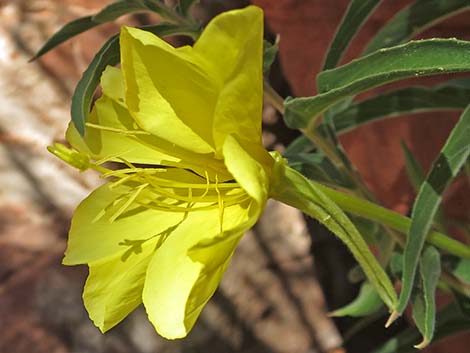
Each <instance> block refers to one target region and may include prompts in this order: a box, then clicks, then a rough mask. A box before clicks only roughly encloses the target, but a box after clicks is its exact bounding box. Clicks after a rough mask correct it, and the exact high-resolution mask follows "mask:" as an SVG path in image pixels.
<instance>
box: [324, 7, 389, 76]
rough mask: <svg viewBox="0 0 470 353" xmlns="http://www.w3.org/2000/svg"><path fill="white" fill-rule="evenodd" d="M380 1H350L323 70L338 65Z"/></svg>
mask: <svg viewBox="0 0 470 353" xmlns="http://www.w3.org/2000/svg"><path fill="white" fill-rule="evenodd" d="M379 3H380V0H352V1H350V2H349V6H348V9H347V10H346V13H345V14H344V17H343V19H342V20H341V23H340V25H339V27H338V30H337V31H336V34H335V37H334V39H333V41H332V42H331V45H330V48H329V49H328V53H327V55H326V59H325V63H324V64H323V70H328V69H332V68H334V67H335V66H336V65H338V63H339V61H340V60H341V57H342V56H343V54H344V52H345V50H346V48H347V47H348V45H349V43H350V42H351V40H352V39H353V38H354V36H355V35H356V33H357V32H358V31H359V29H360V28H361V26H362V24H363V23H364V22H365V21H366V20H367V18H368V17H369V15H370V14H371V13H372V12H373V11H374V9H375V8H376V7H377V5H378V4H379Z"/></svg>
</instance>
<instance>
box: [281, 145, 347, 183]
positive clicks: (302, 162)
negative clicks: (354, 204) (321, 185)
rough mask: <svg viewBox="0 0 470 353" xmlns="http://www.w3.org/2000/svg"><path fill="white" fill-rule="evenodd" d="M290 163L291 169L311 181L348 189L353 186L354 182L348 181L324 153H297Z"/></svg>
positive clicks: (290, 159) (289, 159)
mask: <svg viewBox="0 0 470 353" xmlns="http://www.w3.org/2000/svg"><path fill="white" fill-rule="evenodd" d="M288 161H289V166H290V167H292V168H294V169H295V170H297V171H299V172H300V173H302V174H303V175H304V176H306V177H307V178H309V179H314V180H318V181H322V182H325V183H327V184H332V185H337V186H343V187H346V188H348V187H352V186H353V184H352V182H351V181H350V180H348V179H346V177H345V176H343V174H341V173H340V172H339V171H338V169H337V168H336V167H335V166H334V165H333V163H332V162H331V161H330V160H329V159H328V158H327V157H326V156H325V155H324V154H322V153H297V154H296V155H295V156H292V157H289V158H288Z"/></svg>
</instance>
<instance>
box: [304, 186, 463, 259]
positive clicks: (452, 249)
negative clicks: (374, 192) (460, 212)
mask: <svg viewBox="0 0 470 353" xmlns="http://www.w3.org/2000/svg"><path fill="white" fill-rule="evenodd" d="M311 183H312V184H314V185H315V186H317V187H318V188H319V189H321V190H322V191H323V192H324V193H325V194H326V195H327V196H328V197H330V198H331V199H332V200H333V201H334V202H335V203H336V204H337V205H338V206H339V207H341V208H342V209H343V210H344V211H346V212H350V213H353V214H355V215H357V216H361V217H364V218H367V219H369V220H371V221H374V222H377V223H380V224H383V225H386V226H388V227H390V228H392V229H395V230H397V231H399V232H400V233H403V234H408V230H409V228H410V226H411V219H409V218H408V217H405V216H402V215H400V214H398V213H396V212H393V211H390V210H388V209H386V208H384V207H381V206H378V205H376V204H374V203H372V202H369V201H365V200H362V199H360V198H357V197H354V196H352V195H348V194H344V193H341V192H339V191H336V190H334V189H331V188H329V187H326V186H324V185H322V184H319V183H316V182H313V181H311ZM427 241H428V242H429V243H430V244H433V245H434V246H436V247H438V248H440V249H442V250H444V251H446V252H448V253H449V254H453V255H456V256H460V257H465V258H470V247H468V246H466V245H465V244H463V243H461V242H459V241H457V240H454V239H452V238H450V237H448V236H447V235H444V234H442V233H439V232H436V231H431V232H430V233H429V235H428V238H427Z"/></svg>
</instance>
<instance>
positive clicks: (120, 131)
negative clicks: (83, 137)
mask: <svg viewBox="0 0 470 353" xmlns="http://www.w3.org/2000/svg"><path fill="white" fill-rule="evenodd" d="M85 125H86V126H87V127H90V128H92V129H97V130H103V131H109V132H115V133H118V134H122V135H131V136H132V135H151V133H150V132H147V131H143V130H123V129H118V128H115V127H110V126H102V125H98V124H92V123H85Z"/></svg>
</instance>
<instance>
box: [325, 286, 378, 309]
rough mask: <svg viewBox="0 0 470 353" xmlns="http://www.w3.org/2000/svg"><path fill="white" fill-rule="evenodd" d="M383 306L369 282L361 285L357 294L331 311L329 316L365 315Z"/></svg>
mask: <svg viewBox="0 0 470 353" xmlns="http://www.w3.org/2000/svg"><path fill="white" fill-rule="evenodd" d="M382 306H383V303H382V300H381V299H380V296H379V295H378V294H377V291H376V290H375V289H374V287H373V286H372V285H371V284H370V283H369V282H364V283H363V284H362V285H361V289H360V291H359V295H358V296H357V297H356V299H354V300H353V301H352V302H351V303H349V304H348V305H346V306H344V307H342V308H340V309H337V310H335V311H333V312H332V313H331V314H330V316H352V317H361V316H367V315H370V314H373V313H375V312H376V311H378V310H380V308H381V307H382Z"/></svg>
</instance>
